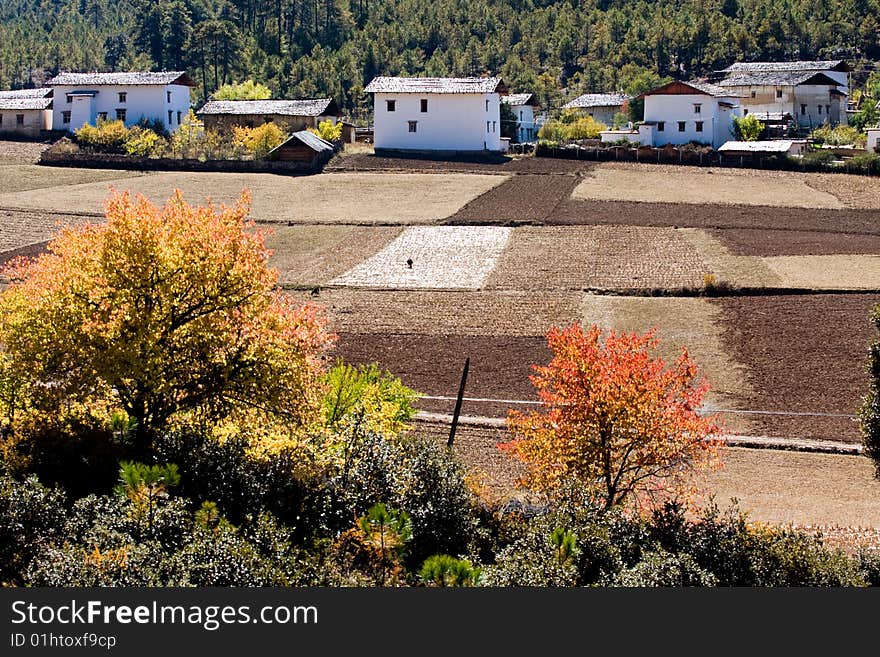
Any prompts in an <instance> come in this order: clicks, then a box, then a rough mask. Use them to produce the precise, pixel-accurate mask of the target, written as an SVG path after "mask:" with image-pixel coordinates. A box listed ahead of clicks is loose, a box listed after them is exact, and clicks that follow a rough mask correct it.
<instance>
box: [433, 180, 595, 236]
mask: <svg viewBox="0 0 880 657" xmlns="http://www.w3.org/2000/svg"><path fill="white" fill-rule="evenodd" d="M580 181H581V179H580V177H578V176H548V175H524V174H522V175H516V176H512V177H511V178H510V179H509V180H507V181H505V182H504V183H502V184H501V185H498V186H497V187H495V188H493V189H491V190H489V191H488V192H486V193H485V194H482V195H481V196H478V197H477V198H475V199H474V200H473V201H471V202H469V203H467V204H466V205H465V206H464V207H463V208H462V209H461V210H459V211H458V212H456V213H455V214H454V215H452V216H451V217H448V218H447V219H446V221H445V223H449V224H474V223H477V224H483V223H491V224H494V223H500V224H508V223H544V222H545V221H547V219H548V217H549V216H552V215H553V213H554V210H555V208H556V206H557V205H558V204H559V203H561V202H563V201H564V200H565V199H567V198H568V197H569V196H571V192H572V190H573V189H574V188H575V187H576V186H577V185H578V183H579V182H580Z"/></svg>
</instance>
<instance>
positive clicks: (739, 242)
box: [711, 228, 880, 256]
mask: <svg viewBox="0 0 880 657" xmlns="http://www.w3.org/2000/svg"><path fill="white" fill-rule="evenodd" d="M711 233H712V236H713V237H715V238H716V239H718V240H720V241H721V242H722V243H723V244H724V245H725V246H726V247H727V248H728V249H729V250H730V251H731V252H732V253H734V254H736V255H747V256H783V255H793V256H799V255H836V254H844V255H845V254H861V253H870V254H875V255H876V254H880V235H860V234H850V235H847V234H842V233H830V232H819V231H794V230H766V229H759V228H753V229H739V230H713V231H711Z"/></svg>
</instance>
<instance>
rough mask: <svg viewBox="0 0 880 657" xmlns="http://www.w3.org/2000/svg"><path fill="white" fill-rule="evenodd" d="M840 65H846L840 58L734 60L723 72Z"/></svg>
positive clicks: (779, 70) (766, 70)
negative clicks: (789, 60) (793, 60)
mask: <svg viewBox="0 0 880 657" xmlns="http://www.w3.org/2000/svg"><path fill="white" fill-rule="evenodd" d="M840 65H846V62H845V61H844V60H842V59H825V60H816V61H796V62H736V63H735V64H731V65H730V66H728V67H727V68H725V69H722V72H724V73H740V72H754V73H772V72H781V71H829V70H831V69H833V68H835V67H838V66H840Z"/></svg>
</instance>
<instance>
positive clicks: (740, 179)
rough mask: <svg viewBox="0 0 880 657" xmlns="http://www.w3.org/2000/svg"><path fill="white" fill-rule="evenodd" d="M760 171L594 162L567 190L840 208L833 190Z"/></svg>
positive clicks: (653, 199)
mask: <svg viewBox="0 0 880 657" xmlns="http://www.w3.org/2000/svg"><path fill="white" fill-rule="evenodd" d="M752 173H754V174H764V173H765V172H749V174H744V173H743V172H742V171H740V170H738V171H736V172H733V171H729V170H723V169H712V168H697V167H687V168H684V167H678V168H675V167H673V168H672V170H670V169H669V168H668V167H667V168H660V167H656V166H654V165H647V164H645V165H640V166H635V167H627V168H623V167H620V166H614V165H599V166H597V167H595V168H594V169H593V170H592V171H590V172H589V173H587V174H586V176H585V178H584V180H583V182H582V183H581V184H580V185H578V186H577V187H576V188H575V190H574V192H573V193H572V198H574V199H591V200H604V201H646V202H650V203H700V204H702V203H710V204H719V205H762V206H779V207H795V208H831V209H839V208H842V207H844V206H843V203H841V201H840V200H839V199H838V198H837V197H836V196H834V195H832V194H829V193H827V192H823V191H819V190H817V189H814V188H812V187H810V186H808V185H807V184H806V180H805V179H804V178H803V177H802V176H801V177H798V174H791V173H789V172H784V173H787V174H788V176H787V177H785V178H782V177H778V176H765V175H751V174H752Z"/></svg>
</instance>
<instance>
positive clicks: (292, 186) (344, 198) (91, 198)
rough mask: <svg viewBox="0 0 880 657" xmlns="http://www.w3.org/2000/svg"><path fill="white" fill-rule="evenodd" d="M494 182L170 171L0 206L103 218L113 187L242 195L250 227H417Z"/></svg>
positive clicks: (7, 198)
mask: <svg viewBox="0 0 880 657" xmlns="http://www.w3.org/2000/svg"><path fill="white" fill-rule="evenodd" d="M504 180H505V178H504V177H503V176H498V175H475V174H448V175H443V176H435V175H431V174H418V173H415V174H408V173H385V174H371V173H338V174H333V175H316V176H278V175H273V174H258V173H250V174H228V173H202V172H199V173H195V172H172V173H155V174H150V175H146V176H138V177H135V178H129V179H126V180H124V181H120V182H119V183H118V184H114V185H111V184H108V183H106V182H104V183H89V184H81V185H72V186H68V187H63V188H62V187H59V188H57V190H50V191H45V190H40V191H38V190H32V191H25V192H13V193H6V194H0V207H7V208H24V209H33V210H44V211H58V212H93V213H100V212H101V209H102V207H103V204H104V200H105V199H106V198H107V195H108V193H109V188H110V187H115V188H116V189H118V190H130V191H131V192H132V193H138V194H143V195H144V196H146V197H147V198H149V199H151V200H152V201H153V202H154V203H164V202H165V201H166V200H167V199H168V198H169V197H170V196H171V194H172V192H173V190H174V189H179V190H181V191H182V192H183V194H184V198H185V199H186V200H188V201H189V202H191V203H203V202H204V201H205V199H208V198H210V199H212V200H213V201H214V202H217V203H230V202H232V201H234V200H235V199H236V198H237V197H238V196H239V195H240V194H241V191H242V189H245V188H247V189H249V190H250V192H251V196H252V208H251V209H252V212H251V216H252V218H253V219H254V220H255V221H264V222H282V223H287V222H293V223H330V224H334V223H352V224H364V225H367V224H420V223H432V222H436V221H438V220H440V219H443V218H444V217H448V216H449V215H452V214H455V213H456V212H457V211H458V209H459V208H461V206H463V205H464V204H465V203H467V202H468V201H470V200H471V199H473V198H475V197H477V196H479V195H480V194H483V193H485V192H487V191H488V190H489V189H491V188H492V187H494V186H496V185H500V184H501V183H503V182H504Z"/></svg>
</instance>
